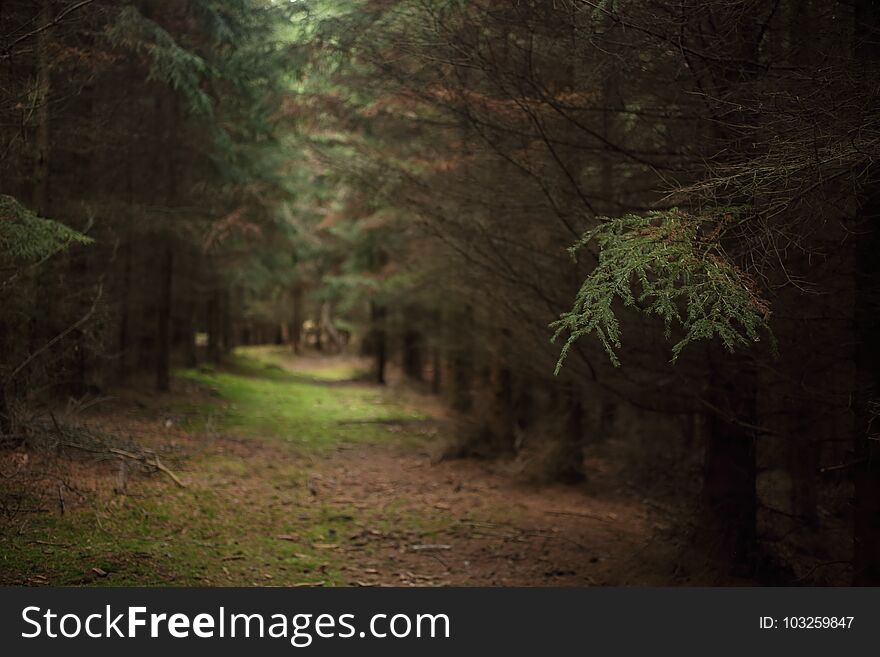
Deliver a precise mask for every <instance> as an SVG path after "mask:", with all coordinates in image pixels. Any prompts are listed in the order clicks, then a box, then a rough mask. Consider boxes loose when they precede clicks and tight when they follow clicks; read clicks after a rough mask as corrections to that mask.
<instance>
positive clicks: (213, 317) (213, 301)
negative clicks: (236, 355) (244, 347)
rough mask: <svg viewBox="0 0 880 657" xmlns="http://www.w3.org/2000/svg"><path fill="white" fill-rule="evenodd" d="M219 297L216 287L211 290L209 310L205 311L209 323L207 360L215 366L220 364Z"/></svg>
mask: <svg viewBox="0 0 880 657" xmlns="http://www.w3.org/2000/svg"><path fill="white" fill-rule="evenodd" d="M219 296H220V293H219V291H218V290H217V288H216V287H215V288H214V289H213V290H211V293H210V296H209V297H208V303H207V308H206V311H205V314H206V315H207V318H206V319H207V323H208V353H207V358H208V361H210V362H211V363H214V364H215V365H216V364H218V363H219V362H220V303H219V301H218V297H219Z"/></svg>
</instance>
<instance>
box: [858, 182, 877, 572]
mask: <svg viewBox="0 0 880 657" xmlns="http://www.w3.org/2000/svg"><path fill="white" fill-rule="evenodd" d="M878 222H880V186H877V185H876V184H875V188H874V189H873V190H872V192H871V193H870V194H869V195H868V196H867V198H866V199H865V201H864V203H863V205H862V208H861V212H860V224H861V225H860V227H859V228H860V232H861V235H860V236H859V237H858V238H857V242H856V295H855V312H854V320H855V326H854V332H855V337H856V349H855V363H856V380H855V392H856V395H855V400H854V401H855V403H854V411H855V417H854V428H855V435H854V441H853V442H854V445H853V448H854V452H855V464H856V465H855V471H854V477H855V481H854V484H855V491H854V494H855V497H854V505H855V508H854V520H855V526H854V534H853V566H854V571H853V572H854V583H855V584H857V585H861V586H878V585H880V417H878V416H880V406H878V404H880V340H878V337H880V257H878V254H880V226H878Z"/></svg>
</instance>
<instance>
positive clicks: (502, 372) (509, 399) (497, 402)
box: [489, 354, 515, 454]
mask: <svg viewBox="0 0 880 657" xmlns="http://www.w3.org/2000/svg"><path fill="white" fill-rule="evenodd" d="M489 378H490V383H491V389H492V408H491V415H490V418H489V433H490V434H491V437H492V446H493V448H494V451H496V452H499V453H502V454H513V453H514V451H515V449H514V437H515V436H514V431H513V426H514V417H513V410H514V409H513V374H512V373H511V371H510V368H509V367H508V366H507V363H506V362H505V361H504V354H495V355H494V356H493V359H492V368H491V372H490V377H489Z"/></svg>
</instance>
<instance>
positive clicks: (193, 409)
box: [178, 354, 424, 448]
mask: <svg viewBox="0 0 880 657" xmlns="http://www.w3.org/2000/svg"><path fill="white" fill-rule="evenodd" d="M265 357H266V356H265V354H263V358H265ZM178 376H179V377H181V378H183V379H186V380H188V381H193V382H195V383H198V384H200V385H201V386H204V387H206V388H208V389H210V390H212V391H215V393H216V395H217V400H216V402H215V401H213V400H212V401H209V402H207V403H200V404H196V405H192V404H190V405H187V406H186V407H185V408H183V409H182V411H183V413H184V414H185V415H186V416H187V417H188V418H189V422H190V427H191V428H192V429H194V430H201V431H204V430H206V429H207V428H209V427H216V428H220V429H223V430H224V431H230V432H235V433H241V434H245V435H250V436H259V437H267V438H277V439H281V440H284V441H287V442H289V443H291V444H293V445H296V446H298V447H305V448H322V447H328V446H332V445H335V444H337V443H339V442H356V441H368V442H369V441H380V440H387V439H388V438H390V437H392V436H393V432H390V431H388V427H387V426H386V423H388V422H389V421H390V422H392V423H393V422H394V421H398V420H402V421H412V420H419V419H424V416H423V415H421V414H420V413H417V412H415V411H413V410H411V409H408V408H406V407H405V406H403V405H401V404H399V403H398V402H396V401H395V400H394V399H393V398H392V396H391V395H390V394H388V393H386V392H385V391H384V390H382V389H379V388H369V387H361V386H350V385H328V384H327V383H326V382H322V381H318V380H316V379H310V378H309V377H308V376H307V375H305V374H302V373H299V372H290V371H287V370H284V369H280V368H275V367H267V366H266V364H265V363H264V364H261V363H260V362H259V361H257V360H253V359H251V358H249V357H245V356H236V357H235V359H234V361H233V363H232V366H231V367H230V369H229V370H228V371H223V372H217V373H212V372H204V371H201V370H184V371H181V372H179V373H178ZM325 381H326V380H325Z"/></svg>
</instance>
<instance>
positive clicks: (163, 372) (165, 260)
mask: <svg viewBox="0 0 880 657" xmlns="http://www.w3.org/2000/svg"><path fill="white" fill-rule="evenodd" d="M160 257H161V264H160V268H159V307H158V309H157V313H156V318H157V324H156V342H157V344H156V389H157V390H159V391H167V390H169V389H170V387H171V380H170V379H171V377H170V371H171V299H172V289H171V286H172V281H173V272H174V246H173V244H172V238H171V235H170V233H167V232H166V235H165V236H164V240H163V244H162V252H161V256H160Z"/></svg>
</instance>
